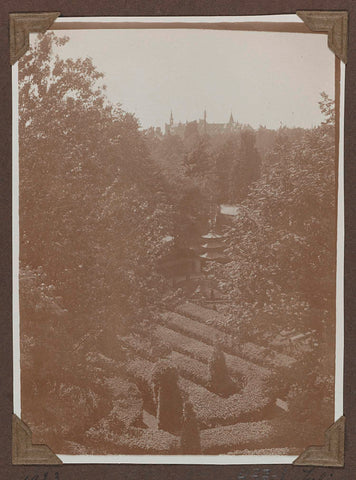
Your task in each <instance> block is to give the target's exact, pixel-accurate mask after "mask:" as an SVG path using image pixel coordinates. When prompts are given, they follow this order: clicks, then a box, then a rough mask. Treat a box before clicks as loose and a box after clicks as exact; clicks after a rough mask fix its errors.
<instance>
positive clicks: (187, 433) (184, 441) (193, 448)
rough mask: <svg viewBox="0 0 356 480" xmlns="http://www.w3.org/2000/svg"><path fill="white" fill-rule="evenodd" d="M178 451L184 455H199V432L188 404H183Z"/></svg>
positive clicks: (191, 408) (192, 410)
mask: <svg viewBox="0 0 356 480" xmlns="http://www.w3.org/2000/svg"><path fill="white" fill-rule="evenodd" d="M180 450H181V452H182V453H183V454H186V455H198V454H199V453H201V446H200V431H199V427H198V422H197V418H196V415H195V412H194V409H193V405H192V404H191V403H190V402H185V403H184V409H183V425H182V433H181V437H180Z"/></svg>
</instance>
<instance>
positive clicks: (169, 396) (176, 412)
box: [152, 360, 183, 433]
mask: <svg viewBox="0 0 356 480" xmlns="http://www.w3.org/2000/svg"><path fill="white" fill-rule="evenodd" d="M152 384H153V391H154V396H155V400H156V406H157V413H156V416H157V420H158V428H160V429H162V430H165V431H167V432H171V433H179V432H180V430H181V427H182V417H183V397H182V393H181V391H180V389H179V386H178V372H177V370H176V368H175V367H173V366H172V365H171V364H170V363H169V362H167V361H164V360H163V361H159V362H157V364H156V366H155V368H154V371H153V374H152Z"/></svg>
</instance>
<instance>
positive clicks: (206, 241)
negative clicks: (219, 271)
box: [199, 231, 227, 263]
mask: <svg viewBox="0 0 356 480" xmlns="http://www.w3.org/2000/svg"><path fill="white" fill-rule="evenodd" d="M201 238H202V241H203V242H202V246H201V250H202V253H201V254H200V255H199V256H200V258H202V259H204V260H206V261H215V262H220V263H225V262H226V261H227V258H226V256H225V255H224V249H225V245H224V242H223V240H222V236H221V235H219V234H218V233H216V232H213V231H210V232H209V233H207V234H206V235H203V236H202V237H201Z"/></svg>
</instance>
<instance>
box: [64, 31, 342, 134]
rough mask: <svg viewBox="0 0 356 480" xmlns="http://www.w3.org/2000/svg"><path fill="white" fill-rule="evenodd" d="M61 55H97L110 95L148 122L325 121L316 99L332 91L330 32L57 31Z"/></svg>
mask: <svg viewBox="0 0 356 480" xmlns="http://www.w3.org/2000/svg"><path fill="white" fill-rule="evenodd" d="M55 33H56V35H58V36H68V37H69V38H70V40H69V42H68V43H67V44H66V45H65V46H64V47H60V48H57V49H56V53H58V54H59V55H60V56H61V57H63V58H65V57H72V58H78V57H80V58H85V57H88V56H89V57H91V58H92V59H93V63H94V64H95V65H96V67H97V68H98V70H99V71H101V72H103V73H104V74H105V79H104V83H105V85H106V86H107V96H108V98H109V100H110V101H111V102H113V103H120V104H121V105H122V108H123V109H124V110H126V111H129V112H132V113H134V114H135V115H136V116H137V117H138V119H139V120H140V123H141V125H142V127H143V128H148V127H150V126H155V127H161V128H164V124H165V123H168V122H169V117H170V112H171V110H172V112H173V116H174V121H175V122H179V121H180V122H182V123H184V122H185V121H192V120H197V119H199V118H203V112H204V110H205V109H206V111H207V121H208V122H212V123H213V122H217V123H226V122H228V120H229V117H230V115H231V113H232V114H233V116H234V119H235V121H236V120H237V121H239V122H240V123H244V124H250V125H251V126H252V127H254V128H258V127H259V125H263V126H266V127H267V128H273V129H275V128H279V126H280V125H281V124H283V125H286V126H288V127H293V126H297V127H305V128H309V127H312V126H315V125H318V124H320V122H321V121H322V116H321V113H320V110H319V106H318V101H319V100H320V93H321V92H322V91H325V92H326V93H327V94H328V95H330V96H331V97H332V98H334V55H333V54H332V53H331V52H330V50H329V49H328V47H327V36H326V35H315V34H301V33H299V34H296V33H271V32H239V31H222V30H185V29H161V30H160V29H152V30H151V29H143V30H142V29H127V30H67V31H56V32H55Z"/></svg>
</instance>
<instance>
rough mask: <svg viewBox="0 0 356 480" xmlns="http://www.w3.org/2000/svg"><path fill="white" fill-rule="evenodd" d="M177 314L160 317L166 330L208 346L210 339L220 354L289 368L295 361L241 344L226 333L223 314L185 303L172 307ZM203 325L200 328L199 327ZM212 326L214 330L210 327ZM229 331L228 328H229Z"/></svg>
mask: <svg viewBox="0 0 356 480" xmlns="http://www.w3.org/2000/svg"><path fill="white" fill-rule="evenodd" d="M176 310H177V312H179V313H175V312H167V313H164V314H162V318H163V320H164V321H165V323H166V324H167V325H169V327H170V328H172V329H175V330H176V331H179V332H181V333H189V335H190V336H192V337H193V338H196V339H198V340H201V341H203V342H205V343H208V344H210V345H213V344H214V339H216V340H218V341H219V343H220V344H221V345H222V346H223V349H224V351H226V352H229V353H231V354H232V355H241V356H243V357H246V358H247V359H248V360H251V361H253V362H254V363H259V364H263V365H268V366H271V367H283V366H289V365H291V364H292V363H294V362H295V359H294V358H293V357H291V356H289V355H285V354H283V353H280V352H278V351H275V350H273V349H272V348H266V347H264V346H261V345H257V344H255V343H252V342H242V341H241V339H240V337H239V339H238V338H237V337H236V331H235V332H234V333H235V334H234V335H232V334H230V333H226V331H227V330H229V329H227V328H226V325H225V323H226V322H225V323H224V322H223V319H224V317H225V316H224V315H222V314H221V313H217V312H215V311H214V310H210V309H207V308H204V307H202V306H200V305H197V304H194V303H190V302H185V303H183V304H181V305H179V306H177V308H176ZM201 323H204V325H205V326H204V328H202V327H201ZM212 325H214V327H213V326H212ZM230 330H231V329H230Z"/></svg>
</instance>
